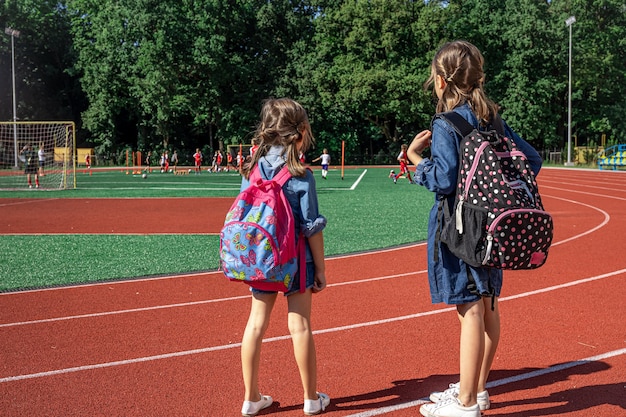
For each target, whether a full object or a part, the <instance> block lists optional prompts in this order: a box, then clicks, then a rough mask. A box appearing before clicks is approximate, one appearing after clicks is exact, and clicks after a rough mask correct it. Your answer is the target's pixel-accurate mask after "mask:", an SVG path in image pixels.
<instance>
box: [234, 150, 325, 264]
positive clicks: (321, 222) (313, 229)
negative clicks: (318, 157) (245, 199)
mask: <svg viewBox="0 0 626 417" xmlns="http://www.w3.org/2000/svg"><path fill="white" fill-rule="evenodd" d="M284 153H285V149H284V148H283V147H280V146H273V147H272V148H270V150H269V151H268V153H267V154H266V155H265V156H263V157H261V158H260V159H259V171H260V174H261V177H262V178H264V179H268V178H273V177H274V175H276V174H277V173H278V172H279V171H280V170H281V169H282V167H283V166H284V165H285V163H286V158H285V156H284ZM249 184H250V182H249V181H248V180H247V179H245V178H244V179H243V180H242V182H241V190H244V189H246V188H247V187H248V185H249ZM283 191H284V192H285V196H286V197H287V201H289V205H290V206H291V209H292V210H293V214H294V217H295V220H296V225H298V226H299V228H300V230H296V235H298V234H299V232H300V231H301V232H302V233H303V234H304V237H307V238H308V237H310V236H313V235H314V234H316V233H317V232H320V231H322V230H324V228H325V227H326V218H325V217H324V216H322V215H321V214H320V213H319V206H318V202H317V190H316V188H315V177H314V176H313V173H312V172H311V171H309V170H307V171H306V173H305V175H304V176H303V177H292V178H291V179H290V180H289V181H287V183H286V184H285V185H284V187H283ZM306 261H307V262H312V261H313V257H312V256H311V250H310V248H309V243H308V241H307V243H306Z"/></svg>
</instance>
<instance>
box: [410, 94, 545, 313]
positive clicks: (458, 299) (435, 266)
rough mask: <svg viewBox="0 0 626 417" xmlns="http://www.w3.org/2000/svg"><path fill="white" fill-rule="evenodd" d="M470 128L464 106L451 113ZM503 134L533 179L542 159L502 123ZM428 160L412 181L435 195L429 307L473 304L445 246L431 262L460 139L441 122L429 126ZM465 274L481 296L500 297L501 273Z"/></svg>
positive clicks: (462, 267)
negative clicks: (441, 205)
mask: <svg viewBox="0 0 626 417" xmlns="http://www.w3.org/2000/svg"><path fill="white" fill-rule="evenodd" d="M454 111H455V112H456V113H458V114H460V115H461V116H463V117H464V118H465V119H466V120H467V121H468V122H469V123H470V124H472V125H473V126H474V127H478V126H479V123H478V119H477V118H476V116H475V115H474V113H473V112H472V110H471V109H470V107H469V105H467V104H464V105H462V106H459V107H457V108H455V109H454ZM504 128H505V133H506V135H507V136H509V137H511V138H512V139H513V140H514V141H515V144H516V145H517V146H518V147H519V148H520V150H521V151H522V152H524V154H526V157H527V158H528V161H529V163H530V166H531V168H532V170H533V172H534V173H535V175H537V174H538V173H539V170H540V169H541V163H542V159H541V157H540V156H539V154H538V153H537V151H536V150H535V149H534V148H533V147H532V146H531V145H530V144H528V142H526V141H525V140H523V139H522V138H520V137H519V136H518V135H517V134H516V133H515V132H514V131H513V130H512V129H511V128H510V127H509V126H508V125H506V123H504ZM431 130H432V143H431V148H430V149H431V158H430V159H424V160H422V161H421V162H420V163H419V164H418V165H417V167H416V168H415V175H414V177H413V181H414V182H415V183H417V184H419V185H423V186H424V187H426V188H427V189H428V190H430V191H432V192H433V193H435V203H434V205H433V207H432V209H431V211H430V215H429V220H428V276H429V283H430V289H431V298H432V302H433V303H439V302H445V303H447V304H462V303H466V302H470V301H474V300H475V298H476V296H475V295H472V294H470V293H468V291H467V282H468V279H467V271H468V269H467V268H466V264H465V263H464V262H463V261H462V260H460V259H459V258H457V257H456V256H455V255H453V254H452V253H451V252H450V251H449V250H448V248H447V246H446V245H442V244H441V242H439V248H438V250H439V260H438V261H437V262H435V259H434V258H435V256H434V253H435V251H434V247H435V244H436V243H435V234H436V231H437V227H438V224H437V206H438V202H439V200H440V199H442V198H448V199H449V201H448V202H449V203H450V207H452V206H453V205H454V192H455V187H456V184H457V176H458V169H459V153H460V140H461V138H460V135H459V134H458V133H456V131H455V130H454V128H453V127H452V126H450V125H449V124H448V123H447V122H445V121H444V120H441V119H435V120H434V121H433V124H432V129H431ZM469 270H470V271H471V273H472V276H473V278H474V280H475V281H476V285H477V289H478V292H480V293H481V294H484V295H487V294H489V295H495V296H496V297H497V296H499V295H500V290H501V287H502V271H501V270H497V269H488V268H473V267H470V268H469Z"/></svg>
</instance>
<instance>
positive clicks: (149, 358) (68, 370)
mask: <svg viewBox="0 0 626 417" xmlns="http://www.w3.org/2000/svg"><path fill="white" fill-rule="evenodd" d="M621 274H626V268H625V269H620V270H618V271H613V272H609V273H606V274H602V275H596V276H594V277H588V278H584V279H581V280H577V281H573V282H570V283H567V284H561V285H555V286H552V287H547V288H543V289H540V290H536V291H528V292H525V293H521V294H517V295H514V296H510V297H503V298H501V299H500V302H505V301H508V300H513V299H518V298H524V297H529V296H532V295H535V294H539V293H545V292H549V291H555V290H559V289H562V288H566V287H572V286H575V285H580V284H585V283H587V282H591V281H597V280H601V279H605V278H609V277H613V276H617V275H621ZM455 310H456V308H455V307H447V308H441V309H437V310H430V311H425V312H421V313H415V314H409V315H405V316H399V317H391V318H388V319H383V320H375V321H370V322H364V323H355V324H351V325H346V326H338V327H332V328H329V329H322V330H316V331H314V332H313V334H325V333H335V332H341V331H345V330H352V329H357V328H363V327H371V326H377V325H380V324H387V323H393V322H398V321H405V320H412V319H416V318H421V317H426V316H431V315H436V314H441V313H447V312H450V311H455ZM290 338H291V336H290V335H284V336H276V337H271V338H267V339H263V343H272V342H278V341H283V340H288V339H290ZM240 346H241V343H230V344H227V345H220V346H211V347H206V348H201V349H193V350H184V351H179V352H171V353H165V354H161V355H153V356H144V357H140V358H134V359H126V360H120V361H114V362H104V363H98V364H91V365H84V366H76V367H72V368H63V369H56V370H52V371H45V372H37V373H33V374H24V375H16V376H9V377H4V378H0V383H4V382H11V381H20V380H24V379H33V378H42V377H46V376H53V375H61V374H67V373H72V372H79V371H87V370H92V369H101V368H110V367H114V366H122V365H130V364H134V363H141V362H150V361H155V360H161V359H168V358H174V357H180V356H188V355H197V354H201V353H208V352H215V351H220V350H227V349H235V348H238V347H240Z"/></svg>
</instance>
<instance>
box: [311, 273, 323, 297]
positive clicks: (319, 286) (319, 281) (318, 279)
mask: <svg viewBox="0 0 626 417" xmlns="http://www.w3.org/2000/svg"><path fill="white" fill-rule="evenodd" d="M324 288H326V274H325V273H318V272H316V273H315V284H313V292H314V293H316V292H320V291H322V290H323V289H324Z"/></svg>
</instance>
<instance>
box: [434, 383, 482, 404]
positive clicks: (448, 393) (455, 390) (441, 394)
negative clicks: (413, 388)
mask: <svg viewBox="0 0 626 417" xmlns="http://www.w3.org/2000/svg"><path fill="white" fill-rule="evenodd" d="M460 386H461V383H460V382H457V383H455V384H450V385H449V386H448V389H447V390H445V391H436V392H433V393H431V394H430V397H429V398H430V400H431V401H432V402H434V403H436V402H438V401H441V400H444V399H446V398H456V397H458V396H459V387H460ZM476 402H477V403H478V406H479V407H480V410H481V411H485V410H488V409H489V407H490V406H491V401H489V393H488V392H487V390H485V391H481V392H479V393H478V394H476Z"/></svg>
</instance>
